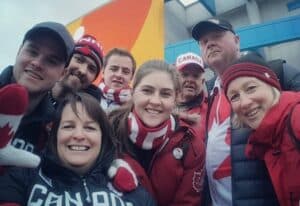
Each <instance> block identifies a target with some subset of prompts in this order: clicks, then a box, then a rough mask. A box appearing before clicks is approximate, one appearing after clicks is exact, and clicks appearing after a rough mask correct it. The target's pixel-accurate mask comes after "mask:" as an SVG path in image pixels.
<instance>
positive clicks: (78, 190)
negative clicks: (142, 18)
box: [0, 18, 300, 206]
mask: <svg viewBox="0 0 300 206" xmlns="http://www.w3.org/2000/svg"><path fill="white" fill-rule="evenodd" d="M192 36H193V38H194V39H195V40H196V41H197V42H198V43H199V46H200V48H201V51H202V57H200V56H198V55H197V54H194V53H190V52H189V53H185V54H182V55H179V56H178V57H177V60H176V62H175V64H174V65H171V64H168V63H166V62H165V61H163V60H154V59H153V60H148V61H146V62H144V63H143V64H142V65H141V66H139V68H138V69H136V62H135V59H134V57H133V56H132V55H131V54H130V52H128V51H127V50H124V49H121V48H114V49H112V50H110V51H109V52H108V53H107V54H104V52H103V50H102V46H101V44H100V43H99V42H98V41H97V40H96V38H95V37H93V36H92V35H90V34H86V35H84V36H83V37H82V38H81V39H79V40H78V41H77V42H74V41H73V39H72V37H71V35H70V34H69V33H68V31H67V30H66V28H65V27H64V26H63V25H61V24H59V23H55V22H43V23H40V24H37V25H35V26H34V27H33V28H32V29H30V30H29V31H28V32H27V33H26V34H25V36H24V40H23V42H22V44H21V46H20V49H19V51H18V53H17V57H16V62H15V64H14V65H13V66H9V67H7V68H6V69H5V70H4V71H3V72H2V74H1V75H0V89H1V90H4V89H6V88H7V87H8V86H9V85H15V84H18V85H21V86H22V87H23V88H25V89H26V90H24V89H23V90H22V91H25V92H26V95H27V96H26V95H25V97H28V106H27V107H26V109H25V111H24V112H23V113H22V114H21V115H19V120H21V121H20V122H19V121H16V119H14V118H8V119H7V118H6V119H3V120H2V119H1V120H0V122H1V124H2V122H4V121H5V120H6V121H8V123H9V124H10V125H15V127H17V129H16V131H15V132H14V130H12V131H9V132H6V133H4V132H2V133H1V132H0V134H1V135H2V136H3V137H2V136H1V137H0V138H1V139H2V138H4V136H5V134H6V136H7V137H6V139H8V136H10V135H11V134H13V139H12V140H11V142H8V144H11V145H13V146H14V147H16V148H20V149H22V150H27V151H29V152H32V153H34V154H36V155H37V156H38V157H39V158H40V160H38V161H36V163H35V164H31V167H32V168H24V167H12V168H7V167H2V173H3V174H2V175H1V176H0V191H2V192H1V193H0V205H1V206H19V205H50V204H53V205H71V204H76V205H77V204H78V205H133V206H135V205H149V206H150V205H160V206H166V205H168V206H171V205H174V206H175V205H178V206H179V205H180V206H182V205H189V206H190V205H214V206H218V205H220V206H224V205H261V206H263V205H284V206H287V205H291V206H294V205H298V204H299V201H300V181H299V178H297V174H298V173H297V171H298V170H300V158H299V157H300V153H299V152H300V129H299V128H300V121H299V120H298V118H297V115H296V113H297V111H298V110H300V106H299V104H298V103H299V102H300V95H299V94H298V93H297V92H293V91H291V90H298V88H299V89H300V71H298V70H297V69H294V68H292V67H291V66H289V65H287V64H284V65H282V66H283V68H284V69H283V70H284V72H283V73H284V75H283V77H281V78H283V79H284V81H283V82H284V84H285V85H281V84H280V81H279V79H278V76H276V74H275V73H274V72H273V71H272V68H271V67H270V65H269V64H268V63H267V62H266V61H265V60H264V59H263V58H262V57H261V56H259V55H258V54H255V53H250V54H246V55H242V54H241V52H240V48H239V44H240V39H239V37H238V36H237V35H236V33H235V31H234V29H233V27H232V25H231V24H230V23H229V22H227V21H225V20H222V19H218V18H212V19H208V20H205V21H201V22H199V23H198V24H196V25H195V27H194V28H193V30H192ZM206 66H208V67H209V68H211V69H212V70H213V71H214V72H215V74H216V76H215V78H214V79H212V80H211V82H206V81H205V77H204V73H205V67H206ZM100 73H101V74H102V80H101V82H100V84H99V86H95V85H94V84H93V82H94V80H95V79H96V78H97V77H98V75H99V74H100ZM131 82H132V83H131ZM282 88H284V89H285V90H290V91H283V90H282ZM15 89H19V90H20V88H19V86H15ZM11 91H13V92H14V91H15V90H11ZM0 94H1V95H2V92H1V91H0ZM15 98H16V97H15ZM0 105H1V103H0ZM12 106H14V109H16V108H18V105H17V106H15V105H12ZM8 107H9V105H8ZM1 111H2V110H1ZM19 113H20V112H19ZM6 115H7V114H6ZM11 115H16V112H12V113H11ZM0 117H1V116H0ZM5 117H6V116H5ZM1 118H2V117H1ZM0 129H1V128H0ZM0 146H2V145H0ZM0 151H1V148H0ZM0 155H1V152H0ZM1 158H2V157H1V156H0V159H1ZM28 158H31V156H29V157H28ZM27 160H28V159H26V158H25V159H24V160H23V163H26V161H27ZM28 161H29V160H28ZM0 163H1V162H0ZM12 165H13V164H12ZM23 165H26V164H23ZM28 165H29V164H28ZM0 166H1V165H0ZM2 166H6V165H2ZM15 166H19V165H15Z"/></svg>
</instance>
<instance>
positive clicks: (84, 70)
mask: <svg viewBox="0 0 300 206" xmlns="http://www.w3.org/2000/svg"><path fill="white" fill-rule="evenodd" d="M87 67H88V65H80V66H79V68H78V71H79V72H80V74H81V75H86V74H87V70H88V68H87Z"/></svg>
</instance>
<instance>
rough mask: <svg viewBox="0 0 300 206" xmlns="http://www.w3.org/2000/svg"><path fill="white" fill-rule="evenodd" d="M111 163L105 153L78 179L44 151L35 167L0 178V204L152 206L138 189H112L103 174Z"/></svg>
mask: <svg viewBox="0 0 300 206" xmlns="http://www.w3.org/2000/svg"><path fill="white" fill-rule="evenodd" d="M111 161H112V152H110V151H108V152H105V154H103V157H99V158H98V160H97V163H96V164H95V165H94V167H93V168H92V169H91V170H90V171H89V172H88V173H86V174H85V175H83V176H79V175H77V174H76V173H74V172H73V171H71V170H69V169H67V168H65V167H63V166H61V165H60V164H59V160H58V158H56V157H55V156H54V155H53V154H51V153H49V152H47V153H46V154H45V155H43V158H42V162H41V165H40V166H39V167H38V168H35V169H25V168H14V169H12V170H9V171H8V172H7V173H6V174H5V175H4V176H2V177H0V182H1V184H0V191H1V193H0V203H5V202H14V203H18V204H20V205H37V203H39V204H38V205H52V204H53V205H60V206H65V205H83V206H86V205H87V206H88V205H98V204H101V205H107V206H110V205H114V206H127V205H128V206H129V205H130V206H138V205H145V206H154V205H155V203H154V201H153V199H152V198H151V197H150V195H149V194H148V193H147V192H146V191H145V190H144V189H143V188H141V187H138V188H137V189H136V190H134V191H132V192H130V193H126V194H125V193H124V194H122V193H118V192H116V191H115V190H114V189H113V187H112V186H111V184H110V182H109V178H108V177H107V175H106V174H107V168H108V166H109V165H110V163H111ZM50 203H52V204H50ZM97 203H98V204H97Z"/></svg>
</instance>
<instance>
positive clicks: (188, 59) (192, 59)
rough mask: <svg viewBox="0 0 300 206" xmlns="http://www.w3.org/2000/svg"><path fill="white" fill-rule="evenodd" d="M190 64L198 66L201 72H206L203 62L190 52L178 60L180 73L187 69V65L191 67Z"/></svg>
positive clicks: (177, 66) (177, 64)
mask: <svg viewBox="0 0 300 206" xmlns="http://www.w3.org/2000/svg"><path fill="white" fill-rule="evenodd" d="M190 64H194V65H197V67H198V68H199V69H200V70H201V72H204V63H203V60H202V58H201V57H200V56H198V55H197V54H194V53H192V52H188V53H185V54H182V55H179V56H178V57H177V59H176V68H177V70H179V71H181V70H182V69H183V68H184V67H186V66H187V65H190Z"/></svg>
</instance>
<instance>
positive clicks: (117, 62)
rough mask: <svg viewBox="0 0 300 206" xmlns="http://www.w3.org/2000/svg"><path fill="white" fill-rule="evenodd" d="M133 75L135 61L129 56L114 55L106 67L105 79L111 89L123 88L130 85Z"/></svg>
mask: <svg viewBox="0 0 300 206" xmlns="http://www.w3.org/2000/svg"><path fill="white" fill-rule="evenodd" d="M132 76H133V63H132V61H131V59H130V58H129V57H128V56H120V55H112V56H110V57H109V59H108V60H107V63H106V65H105V68H104V73H103V80H104V83H105V85H106V86H108V87H109V88H111V89H122V88H124V87H126V86H128V85H129V82H130V80H131V79H132Z"/></svg>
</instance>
